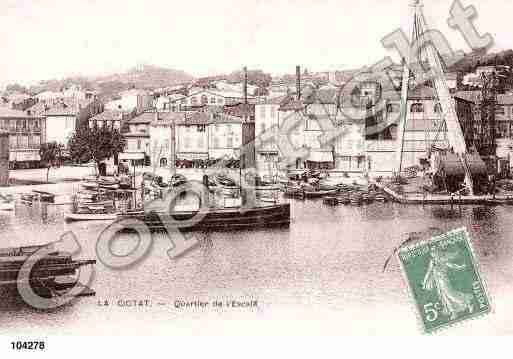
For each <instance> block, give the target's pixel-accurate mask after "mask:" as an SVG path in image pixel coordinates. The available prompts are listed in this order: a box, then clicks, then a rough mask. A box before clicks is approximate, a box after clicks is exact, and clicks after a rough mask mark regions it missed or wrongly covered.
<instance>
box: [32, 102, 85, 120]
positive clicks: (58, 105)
mask: <svg viewBox="0 0 513 359" xmlns="http://www.w3.org/2000/svg"><path fill="white" fill-rule="evenodd" d="M92 102H93V100H92V99H87V100H78V99H74V98H67V99H60V100H55V101H39V102H38V103H36V104H35V105H34V106H32V107H30V108H29V109H28V110H30V111H31V113H33V114H35V115H38V116H75V115H77V114H78V112H79V111H80V109H81V108H84V107H87V106H88V105H90V104H91V103H92Z"/></svg>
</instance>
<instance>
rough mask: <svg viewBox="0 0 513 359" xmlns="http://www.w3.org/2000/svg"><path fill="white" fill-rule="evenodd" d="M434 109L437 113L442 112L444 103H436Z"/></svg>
mask: <svg viewBox="0 0 513 359" xmlns="http://www.w3.org/2000/svg"><path fill="white" fill-rule="evenodd" d="M434 111H435V113H442V105H440V103H436V104H435V109H434Z"/></svg>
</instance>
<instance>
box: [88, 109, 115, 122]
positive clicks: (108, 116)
mask: <svg viewBox="0 0 513 359" xmlns="http://www.w3.org/2000/svg"><path fill="white" fill-rule="evenodd" d="M122 116H123V112H122V111H116V110H105V111H103V112H100V113H99V114H97V115H96V116H93V117H91V118H90V119H89V121H119V120H121V118H122Z"/></svg>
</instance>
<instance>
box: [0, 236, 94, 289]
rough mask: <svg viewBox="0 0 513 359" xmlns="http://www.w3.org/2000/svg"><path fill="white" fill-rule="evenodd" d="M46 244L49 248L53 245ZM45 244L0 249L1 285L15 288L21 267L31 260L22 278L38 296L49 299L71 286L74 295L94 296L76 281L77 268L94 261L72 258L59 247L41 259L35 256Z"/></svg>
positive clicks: (18, 281) (91, 263)
mask: <svg viewBox="0 0 513 359" xmlns="http://www.w3.org/2000/svg"><path fill="white" fill-rule="evenodd" d="M47 246H50V248H51V246H52V244H49V245H47ZM47 246H42V245H39V246H26V247H17V248H2V249H0V287H13V288H16V287H17V286H18V285H19V284H20V278H19V274H20V270H21V268H22V266H24V265H25V264H26V263H30V261H33V262H34V263H33V267H32V270H31V271H30V274H29V276H28V277H27V278H26V279H25V280H27V281H28V283H29V284H30V286H31V288H32V290H33V291H34V292H36V293H37V294H39V295H40V296H42V297H48V298H52V297H58V296H63V295H67V293H66V291H67V289H69V288H71V287H76V288H78V289H79V291H77V292H76V293H75V296H76V297H83V296H94V295H95V292H94V291H93V290H92V289H90V288H89V287H87V286H85V285H83V284H80V283H78V269H79V268H81V267H83V266H87V265H94V264H95V263H96V260H94V259H93V260H74V259H73V258H72V255H71V253H68V252H64V251H58V250H55V251H51V252H50V253H48V254H46V255H45V256H43V257H42V258H41V257H39V256H34V254H36V252H37V251H38V250H40V249H42V248H43V247H47ZM32 258H34V259H32ZM21 280H23V279H21Z"/></svg>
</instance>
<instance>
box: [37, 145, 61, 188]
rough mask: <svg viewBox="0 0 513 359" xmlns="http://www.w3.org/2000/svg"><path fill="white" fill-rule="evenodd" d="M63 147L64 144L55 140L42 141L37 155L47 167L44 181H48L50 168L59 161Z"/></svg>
mask: <svg viewBox="0 0 513 359" xmlns="http://www.w3.org/2000/svg"><path fill="white" fill-rule="evenodd" d="M63 149H64V146H63V145H61V144H59V143H57V142H49V143H43V144H42V145H41V148H40V149H39V155H40V156H41V162H43V163H44V164H45V166H46V168H47V171H46V182H48V179H49V177H50V168H52V166H56V165H57V164H59V163H60V161H61V159H62V151H63Z"/></svg>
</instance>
